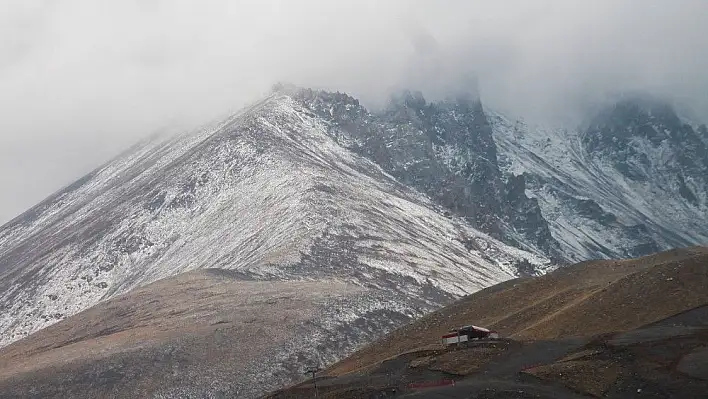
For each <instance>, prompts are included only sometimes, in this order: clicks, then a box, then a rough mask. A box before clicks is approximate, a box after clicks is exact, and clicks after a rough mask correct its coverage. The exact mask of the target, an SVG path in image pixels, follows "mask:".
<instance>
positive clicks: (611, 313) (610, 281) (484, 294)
mask: <svg viewBox="0 0 708 399" xmlns="http://www.w3.org/2000/svg"><path fill="white" fill-rule="evenodd" d="M706 287H708V248H705V247H693V248H687V249H679V250H672V251H667V252H663V253H659V254H656V255H652V256H647V257H643V258H639V259H632V260H619V261H592V262H583V263H579V264H576V265H573V266H570V267H567V268H563V269H560V270H557V271H555V272H553V273H550V274H548V275H545V276H542V277H538V278H533V279H516V280H511V281H507V282H505V283H502V284H498V285H496V286H493V287H490V288H488V289H485V290H482V291H480V292H477V293H475V294H472V295H470V296H467V297H465V298H463V299H461V300H459V301H457V302H455V303H453V304H452V305H450V306H447V307H445V308H443V309H441V310H439V311H437V312H434V313H431V314H429V315H427V316H425V317H423V318H421V319H419V320H417V321H415V322H413V323H411V324H409V325H406V326H404V327H402V328H400V329H398V330H396V331H394V332H392V333H390V334H388V335H387V336H386V337H384V338H383V339H381V340H379V341H377V342H376V343H374V344H372V345H370V346H368V347H366V348H364V349H361V350H359V351H358V352H356V353H354V354H353V355H352V356H350V357H348V358H347V359H344V360H342V361H340V362H338V363H337V364H335V365H333V366H332V367H331V368H329V369H328V371H327V374H328V375H331V376H337V375H343V374H346V373H348V372H351V371H353V370H357V369H361V368H362V367H366V366H369V365H372V364H375V363H377V362H380V361H383V360H385V359H387V358H391V357H394V356H396V355H398V354H401V353H406V352H409V351H413V350H416V349H419V348H421V347H425V346H427V345H433V346H435V345H436V344H437V342H438V339H439V337H440V336H441V335H442V334H444V333H445V332H447V331H448V330H449V329H450V328H452V327H456V326H460V325H465V324H472V323H474V324H478V325H483V326H488V327H490V328H493V329H496V330H498V331H499V332H500V333H501V334H502V335H503V336H507V337H512V338H515V339H525V340H535V339H553V338H562V337H570V336H590V335H595V334H601V333H605V332H612V331H627V330H630V329H634V328H637V327H640V326H642V325H645V324H648V323H651V322H655V321H658V320H661V319H664V318H666V317H669V316H671V315H674V314H677V313H680V312H682V311H686V310H688V309H691V308H694V307H697V306H701V305H705V304H707V303H708V289H706Z"/></svg>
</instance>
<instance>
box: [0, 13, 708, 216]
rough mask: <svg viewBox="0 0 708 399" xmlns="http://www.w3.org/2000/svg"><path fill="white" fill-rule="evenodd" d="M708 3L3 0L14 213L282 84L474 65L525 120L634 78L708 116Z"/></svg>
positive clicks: (1, 89) (6, 135)
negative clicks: (156, 135) (160, 137)
mask: <svg viewBox="0 0 708 399" xmlns="http://www.w3.org/2000/svg"><path fill="white" fill-rule="evenodd" d="M707 16H708V1H707V0H664V1H651V0H625V1H623V0H606V1H602V0H585V1H573V0H535V1H513V0H505V1H500V0H485V1H474V0H460V1H452V0H450V1H443V0H429V1H417V0H387V1H382V0H381V1H379V0H376V1H374V0H371V1H367V0H358V1H337V0H321V1H309V0H282V1H266V0H252V1H236V0H215V1H208V0H192V1H187V0H164V1H162V0H140V1H137V0H135V1H130V0H76V1H72V0H46V1H42V0H0V223H3V222H5V221H7V220H9V219H11V218H12V217H14V216H16V215H18V214H19V213H21V212H22V211H24V210H26V209H27V208H29V207H30V206H32V205H33V204H35V203H37V202H38V201H40V200H41V199H43V198H44V197H46V196H47V195H49V194H51V193H52V192H54V191H56V190H57V189H59V188H60V187H62V186H64V185H66V184H68V183H70V182H71V181H73V180H75V179H77V178H79V177H80V176H81V175H83V174H84V173H86V172H87V171H89V170H91V169H93V168H94V167H96V166H98V165H99V164H101V163H103V162H105V161H106V160H108V159H109V158H110V157H112V156H114V155H115V154H117V153H118V152H120V151H121V150H123V149H124V148H126V147H128V146H129V145H131V144H133V143H134V142H135V141H136V140H139V139H140V138H141V137H144V136H146V135H147V134H149V133H151V132H153V131H155V130H157V129H160V128H164V127H175V126H189V125H194V124H197V123H201V122H207V121H209V120H210V119H211V118H214V117H215V116H217V115H223V113H224V112H226V111H228V110H232V109H236V108H238V107H239V106H241V105H243V104H244V103H246V102H249V101H252V100H255V99H257V98H258V97H259V96H261V95H263V94H264V93H265V92H267V90H268V89H269V88H270V86H271V85H272V84H273V83H274V82H276V81H290V82H293V83H296V84H300V85H307V86H317V87H321V88H330V89H338V90H342V91H348V92H350V93H351V94H353V95H355V96H358V97H360V98H361V99H362V100H363V101H364V103H365V105H369V106H371V107H376V106H377V105H378V104H381V103H382V101H384V99H385V96H386V95H387V93H388V92H389V91H390V90H392V89H395V88H399V87H404V86H409V87H414V88H420V89H423V90H424V91H425V92H426V93H429V94H430V95H431V96H439V95H442V93H444V90H446V89H448V88H450V87H453V86H454V85H455V82H457V81H459V79H460V78H461V77H466V76H471V74H474V75H476V76H478V79H479V88H480V92H481V95H482V97H483V100H484V101H485V102H486V103H487V104H488V105H490V106H492V107H495V108H498V109H503V110H505V111H507V112H510V113H512V114H517V115H522V116H526V117H527V118H531V117H537V118H547V119H549V120H551V119H554V118H556V119H561V118H563V117H564V116H565V115H571V114H573V113H575V112H577V111H578V110H579V109H580V108H581V107H582V106H583V105H585V104H589V103H593V102H595V101H598V99H601V98H603V97H604V96H605V95H606V93H608V92H617V91H623V90H634V89H644V90H649V91H652V92H655V93H657V94H663V95H669V96H672V97H673V98H674V99H675V100H677V101H680V102H682V103H685V104H688V105H690V106H692V107H693V108H694V110H695V111H696V112H697V113H698V114H699V115H708V112H706V110H708V98H707V96H708V95H707V94H706V93H708V22H707V21H706V17H707Z"/></svg>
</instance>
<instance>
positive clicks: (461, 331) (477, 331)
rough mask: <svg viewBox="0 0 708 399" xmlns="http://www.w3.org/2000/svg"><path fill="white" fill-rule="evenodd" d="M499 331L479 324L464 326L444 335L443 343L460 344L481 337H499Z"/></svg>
mask: <svg viewBox="0 0 708 399" xmlns="http://www.w3.org/2000/svg"><path fill="white" fill-rule="evenodd" d="M498 338H499V333H498V332H496V331H492V330H489V329H486V328H484V327H478V326H472V325H470V326H462V327H460V328H455V329H452V330H450V333H449V334H445V335H443V336H442V344H443V345H452V344H459V343H461V342H467V341H473V340H479V339H498Z"/></svg>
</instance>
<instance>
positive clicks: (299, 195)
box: [0, 94, 547, 355]
mask: <svg viewBox="0 0 708 399" xmlns="http://www.w3.org/2000/svg"><path fill="white" fill-rule="evenodd" d="M329 129H330V126H329V124H328V122H327V121H326V120H324V119H323V118H321V117H319V116H317V115H315V114H314V113H312V112H311V111H310V110H309V109H307V108H306V107H304V106H303V105H302V103H301V102H299V101H296V100H294V99H293V98H292V97H290V96H288V95H285V94H274V95H272V96H270V97H268V98H266V99H264V100H263V101H261V102H260V103H258V104H255V105H253V106H251V107H249V108H247V109H245V110H243V111H241V112H240V113H238V114H236V115H234V116H232V117H230V118H228V119H227V120H225V121H223V122H222V123H219V124H216V125H214V126H211V127H209V128H206V129H203V130H199V131H196V132H193V133H191V134H187V135H183V136H179V137H164V138H155V139H152V140H149V141H147V142H145V143H142V144H140V145H138V146H136V147H134V148H132V149H131V150H129V151H127V152H126V153H124V154H123V155H122V156H120V157H118V158H117V159H115V160H114V161H112V162H109V163H108V164H107V165H105V166H103V167H101V168H99V169H97V170H96V171H94V172H93V173H91V174H89V175H88V176H86V177H84V178H83V179H81V180H79V181H78V182H76V183H75V184H73V185H71V186H69V187H67V188H66V189H64V190H62V191H61V192H59V193H57V194H56V195H54V196H52V197H51V198H49V199H47V200H46V201H44V202H43V203H41V204H39V205H38V206H36V207H35V208H33V209H31V210H30V211H28V212H27V213H25V214H23V215H21V216H20V217H18V218H17V219H15V220H13V221H11V222H10V223H8V224H7V225H5V226H3V227H2V229H0V344H1V345H6V344H8V343H10V342H13V341H15V340H17V339H20V338H22V337H23V336H26V335H27V334H30V333H32V332H34V331H37V330H38V329H41V328H43V327H45V326H48V325H50V324H52V323H54V322H56V321H57V320H60V319H63V318H66V317H67V316H70V315H72V314H75V313H76V312H78V311H80V310H83V309H86V308H88V307H90V306H92V305H94V304H96V303H97V302H99V301H101V300H105V299H108V298H111V297H114V296H116V295H118V294H120V293H125V292H128V291H129V290H131V289H134V288H136V287H139V286H143V285H145V284H147V283H150V282H153V281H156V280H158V279H161V278H164V277H169V276H174V275H177V274H180V273H183V272H187V271H190V270H195V269H203V268H221V269H228V270H233V271H237V272H238V275H240V276H242V277H243V278H244V279H256V280H318V279H329V280H331V279H335V280H340V281H344V282H347V283H352V284H355V285H359V286H363V287H366V288H369V289H373V290H378V292H381V293H383V294H385V295H384V296H383V297H384V298H386V300H385V301H381V300H375V299H373V298H374V296H372V300H371V301H368V302H367V301H359V304H360V307H359V308H357V307H354V308H353V309H351V310H350V312H351V314H349V315H347V317H348V318H350V319H352V320H353V319H356V318H357V317H358V316H360V315H362V314H364V313H367V312H369V313H370V312H372V311H373V310H375V309H377V308H387V309H388V310H390V311H393V312H396V313H397V314H400V315H401V316H402V317H404V318H409V317H413V316H416V315H420V314H422V313H424V312H426V311H429V310H431V309H434V308H436V307H438V306H440V305H441V304H442V303H445V302H447V301H449V300H451V299H452V298H454V297H457V296H460V295H463V294H466V293H470V292H473V291H476V290H478V289H480V288H483V287H486V286H489V285H491V284H495V283H497V282H499V281H502V280H505V279H508V278H511V277H512V276H513V275H514V274H515V273H516V270H517V269H516V267H515V264H517V263H519V262H522V261H523V260H524V259H525V260H527V261H529V262H531V263H532V264H538V265H541V264H543V263H545V262H547V261H546V260H545V259H544V258H543V257H542V256H537V255H533V254H530V253H527V252H524V251H520V250H517V249H515V248H513V247H510V246H508V245H505V244H503V243H501V242H499V241H497V240H495V239H493V238H491V237H489V236H487V235H486V234H483V233H480V232H478V231H475V230H473V229H471V228H470V227H468V226H467V225H466V224H465V223H464V222H463V221H461V220H457V219H455V218H453V217H450V216H447V217H446V216H444V215H443V213H444V212H443V211H442V210H441V209H440V208H439V207H438V206H436V205H434V204H433V203H432V202H431V201H430V200H429V199H427V198H426V197H425V196H423V195H421V194H420V193H418V192H416V191H414V190H412V189H410V188H408V187H406V186H404V185H402V184H400V183H399V182H397V181H396V180H394V179H393V178H392V177H391V176H390V175H388V174H386V173H385V172H384V171H382V169H381V168H380V167H379V166H377V165H376V164H374V163H373V162H371V161H370V160H367V159H366V158H364V157H362V156H360V155H357V154H355V153H353V152H351V151H349V150H347V149H345V148H344V147H343V146H341V145H339V144H338V143H337V142H336V141H335V140H333V139H332V137H331V136H330V135H329V134H328V131H329ZM524 263H525V262H524ZM331 317H336V316H335V315H332V316H331ZM372 317H374V316H372ZM371 321H372V322H375V321H376V320H371ZM333 322H334V321H333ZM384 324H385V323H384ZM383 332H384V331H379V332H373V333H372V334H373V335H375V334H377V333H378V334H381V333H383ZM368 338H371V337H362V339H368ZM313 339H316V338H313ZM353 344H355V343H353ZM351 349H353V348H348V347H347V348H340V349H339V350H340V351H346V350H351ZM341 354H342V353H340V355H341ZM335 355H336V354H335Z"/></svg>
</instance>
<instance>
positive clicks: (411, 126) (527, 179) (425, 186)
mask: <svg viewBox="0 0 708 399" xmlns="http://www.w3.org/2000/svg"><path fill="white" fill-rule="evenodd" d="M283 90H285V91H293V92H294V93H295V94H294V95H295V97H296V98H299V99H300V101H301V102H303V103H304V104H306V105H307V107H308V108H310V109H312V110H313V112H315V113H317V114H318V115H319V116H321V117H322V118H324V119H327V120H330V121H331V125H330V126H331V127H330V131H329V134H330V135H331V136H332V137H334V138H335V139H336V140H337V141H338V142H340V143H341V144H342V145H343V146H345V147H347V148H350V149H352V150H353V151H355V152H357V153H359V154H362V155H364V156H366V157H368V158H369V159H372V160H374V161H375V162H376V163H378V164H379V165H380V166H381V167H382V168H383V169H384V170H385V171H387V172H388V173H390V174H391V175H392V176H394V177H395V178H396V179H398V180H399V181H401V182H403V183H405V184H407V185H409V186H411V187H414V188H416V189H418V190H420V191H422V192H424V193H426V194H428V195H429V196H430V197H431V198H433V199H434V200H435V201H436V202H437V203H439V204H441V205H443V206H444V207H445V208H446V209H448V210H449V211H450V212H451V213H452V214H455V215H458V216H461V217H463V218H464V219H465V220H466V221H467V222H468V223H469V224H470V225H472V226H474V227H476V228H478V229H480V230H482V231H484V232H486V233H488V234H490V235H492V236H494V237H496V238H499V239H501V240H503V241H504V242H507V243H509V244H511V245H514V246H517V247H519V248H523V249H525V250H528V251H531V252H534V253H537V254H544V255H546V256H548V257H550V258H551V259H554V260H555V261H557V262H559V263H569V262H575V261H581V260H587V259H596V258H625V257H636V256H641V255H646V254H650V253H653V252H657V251H660V250H664V249H668V248H676V247H684V246H691V245H701V244H705V243H706V242H708V198H707V196H708V151H707V150H706V148H707V147H706V145H707V144H706V143H708V133H707V129H706V127H705V125H697V126H692V125H691V124H690V123H686V122H683V121H681V119H680V118H679V117H678V116H677V114H676V112H675V111H674V109H673V108H672V107H671V106H670V105H668V104H667V103H665V102H662V101H660V100H658V99H655V98H651V97H648V96H633V97H627V98H624V99H622V100H620V101H618V102H617V103H615V104H611V105H609V106H607V107H605V108H604V109H601V110H600V112H597V113H596V114H594V115H592V116H591V118H589V122H588V123H587V124H586V126H583V127H580V128H563V129H552V128H548V127H542V126H541V127H539V126H529V125H527V124H526V123H524V122H523V121H521V120H513V119H510V118H507V117H505V116H504V115H501V114H499V113H497V112H494V111H493V110H489V109H486V108H485V107H484V106H483V104H482V102H481V101H480V100H479V99H478V98H477V97H472V96H457V97H454V98H451V99H448V100H445V101H440V102H433V103H431V102H427V101H426V100H425V99H424V98H423V96H422V95H421V94H420V93H411V92H403V93H401V94H400V95H398V96H395V97H394V98H393V99H392V101H391V102H390V104H389V105H388V107H387V108H386V109H384V110H383V111H382V112H377V113H372V112H370V111H368V110H366V109H365V108H364V107H362V106H361V105H360V104H359V102H358V101H357V100H356V99H354V98H352V97H350V96H348V95H346V94H342V93H325V92H318V91H312V90H301V89H294V88H287V87H284V88H283ZM531 272H534V273H536V272H543V270H531Z"/></svg>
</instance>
